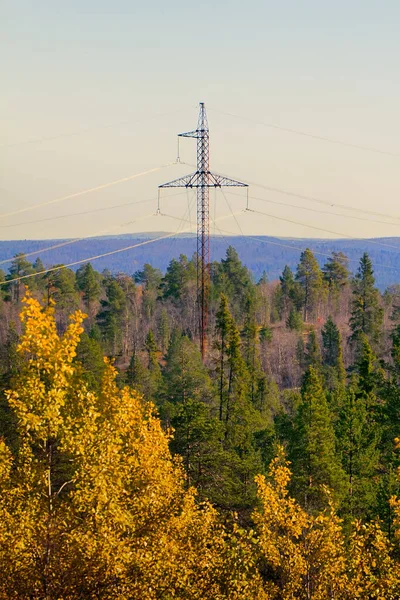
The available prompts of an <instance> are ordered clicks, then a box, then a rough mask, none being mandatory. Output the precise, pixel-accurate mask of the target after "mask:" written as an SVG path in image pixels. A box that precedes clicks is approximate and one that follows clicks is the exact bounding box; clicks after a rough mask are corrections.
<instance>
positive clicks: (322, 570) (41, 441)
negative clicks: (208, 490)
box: [0, 296, 400, 600]
mask: <svg viewBox="0 0 400 600" xmlns="http://www.w3.org/2000/svg"><path fill="white" fill-rule="evenodd" d="M21 318H22V320H23V323H24V325H25V329H24V334H23V336H22V338H21V343H20V345H19V347H18V352H19V354H20V355H21V357H23V358H24V361H25V362H24V366H23V368H22V370H21V373H20V375H19V377H18V379H17V381H16V382H15V384H14V386H13V389H12V390H10V391H9V392H8V393H7V395H8V400H9V404H10V406H11V407H12V409H13V410H14V413H15V415H16V418H17V421H18V436H19V438H18V444H17V450H16V452H15V455H14V456H13V454H12V453H11V451H10V449H9V448H8V447H7V445H6V444H5V443H4V441H2V440H0V600H6V599H7V600H8V599H11V600H13V599H15V600H22V599H26V598H30V599H31V600H39V599H40V600H41V599H43V600H72V599H79V598H81V599H87V598H96V599H100V598H101V599H105V600H108V599H120V600H125V599H126V600H128V599H129V600H132V599H136V598H137V599H138V600H139V599H140V600H161V599H162V600H171V599H181V600H208V599H209V600H224V599H229V600H295V599H299V600H301V599H307V600H325V599H328V598H332V599H335V600H350V599H351V600H353V599H356V598H360V599H368V600H395V599H398V598H400V588H399V579H400V577H399V572H398V564H396V563H395V562H394V560H393V558H392V557H391V546H390V544H389V542H388V540H387V538H386V537H385V535H384V534H383V532H382V531H381V530H380V528H379V526H378V525H377V524H376V523H372V524H369V525H362V524H356V526H355V528H354V531H353V534H352V537H351V540H350V547H349V549H348V550H346V549H345V540H344V535H343V532H342V528H341V521H340V519H339V518H338V516H337V515H336V513H335V509H334V506H333V504H332V502H331V500H330V496H329V492H328V490H325V493H326V495H327V498H328V506H329V508H328V509H327V510H326V511H325V512H323V513H321V514H319V515H314V516H310V515H309V514H307V513H306V512H305V511H304V510H303V509H302V508H301V507H300V506H299V505H298V504H297V502H296V501H295V500H293V499H292V498H291V497H290V496H289V493H288V484H289V481H290V477H291V473H290V469H289V466H288V463H287V462H286V460H285V457H284V455H283V451H282V450H280V451H279V452H278V456H277V457H276V458H275V459H274V460H273V461H272V463H271V466H270V473H269V478H268V479H266V478H265V477H263V476H261V475H260V476H258V477H257V485H258V498H259V508H258V509H257V510H256V511H255V513H254V515H253V518H254V523H255V531H252V530H243V529H241V528H240V527H239V525H238V524H237V523H236V524H233V526H232V527H231V529H227V528H226V527H225V526H223V525H222V523H221V520H220V519H219V517H218V514H217V512H216V510H215V509H214V508H213V507H212V506H210V505H209V504H208V503H207V502H205V503H202V504H198V502H197V501H196V496H195V492H194V490H193V489H189V490H186V485H185V478H184V473H183V469H182V465H181V462H180V461H179V460H178V459H174V458H172V457H171V454H170V451H169V446H168V443H169V437H168V435H167V434H166V433H165V432H164V431H163V429H162V427H161V423H160V421H159V419H158V417H157V415H156V413H155V410H154V407H153V406H152V405H151V404H150V403H146V402H144V401H143V399H142V397H141V396H140V395H139V394H137V393H136V392H133V391H132V390H131V389H128V388H125V389H123V390H120V389H119V388H118V387H117V385H116V383H115V375H116V372H115V369H114V367H113V366H112V365H111V364H110V363H108V362H107V363H106V369H105V374H104V378H103V381H102V384H101V391H100V392H99V394H93V393H92V392H90V391H89V390H88V389H87V387H86V385H85V383H84V379H83V378H82V371H81V367H80V366H79V365H78V364H77V363H76V362H75V361H74V358H75V356H76V347H77V344H78V342H79V337H80V335H81V333H82V330H83V329H82V322H83V319H84V315H83V314H82V313H80V312H77V313H75V314H74V315H73V316H72V317H71V319H70V323H69V326H68V328H67V330H66V332H65V333H64V335H62V336H59V335H58V333H57V329H56V325H55V321H54V312H53V309H52V308H49V309H46V310H43V309H42V307H41V306H40V304H39V303H38V302H37V301H36V300H34V299H32V298H31V297H29V296H28V297H27V298H26V299H25V307H24V309H23V311H22V315H21ZM392 505H393V508H394V510H395V511H397V515H398V522H399V523H400V505H399V500H397V499H395V498H393V499H392Z"/></svg>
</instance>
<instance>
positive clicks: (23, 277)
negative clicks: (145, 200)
mask: <svg viewBox="0 0 400 600" xmlns="http://www.w3.org/2000/svg"><path fill="white" fill-rule="evenodd" d="M162 216H165V217H170V218H172V219H178V220H180V219H179V217H174V216H172V215H162ZM230 216H231V215H225V216H223V217H220V218H219V219H217V221H221V220H223V219H226V218H228V217H230ZM184 231H185V230H182V231H180V233H183V232H184ZM186 231H189V228H187V229H186ZM174 235H177V232H176V231H173V232H172V233H166V234H165V235H160V236H159V237H157V238H152V239H150V240H144V241H143V242H139V243H137V244H132V245H130V246H124V248H118V249H116V250H110V251H109V252H103V253H102V254H97V255H95V256H90V257H88V258H83V259H81V260H76V261H74V262H71V263H68V264H66V265H59V266H57V267H50V268H49V269H43V270H42V271H37V272H36V273H29V275H21V276H20V277H15V278H13V279H8V280H7V281H0V286H2V285H8V284H10V283H16V282H17V281H22V280H25V279H31V278H32V277H38V276H39V275H45V274H46V273H51V272H53V271H59V270H61V269H68V268H70V267H75V266H77V265H81V264H83V263H86V262H91V261H94V260H98V259H99V258H104V257H106V256H112V255H113V254H118V253H120V252H126V251H127V250H133V249H134V248H139V247H140V246H145V245H147V244H152V243H154V242H158V241H160V240H164V239H168V238H170V237H173V236H174Z"/></svg>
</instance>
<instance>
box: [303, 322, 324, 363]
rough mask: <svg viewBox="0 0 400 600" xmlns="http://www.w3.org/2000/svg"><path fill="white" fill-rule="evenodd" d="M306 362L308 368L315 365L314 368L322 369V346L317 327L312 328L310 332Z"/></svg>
mask: <svg viewBox="0 0 400 600" xmlns="http://www.w3.org/2000/svg"><path fill="white" fill-rule="evenodd" d="M304 363H305V366H306V368H308V367H314V369H315V370H317V371H320V370H321V363H322V356H321V348H320V345H319V341H318V338H317V334H316V331H315V329H310V331H309V333H308V337H307V343H306V346H305V350H304Z"/></svg>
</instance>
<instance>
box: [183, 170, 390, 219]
mask: <svg viewBox="0 0 400 600" xmlns="http://www.w3.org/2000/svg"><path fill="white" fill-rule="evenodd" d="M181 164H184V165H188V166H189V167H193V166H194V165H192V164H191V163H187V162H184V161H181ZM218 175H220V176H221V177H225V175H224V174H223V173H220V172H218ZM242 179H243V181H245V182H246V183H247V184H248V185H254V186H255V187H259V188H262V189H264V190H267V191H268V192H276V193H277V194H284V195H286V196H291V197H293V198H300V199H301V200H308V201H310V202H316V203H317V204H323V205H324V206H329V207H335V208H341V209H343V210H347V211H354V212H357V213H361V214H368V215H372V216H377V217H384V218H388V219H396V220H398V221H399V220H400V216H399V215H391V214H388V213H381V212H376V211H372V210H368V209H366V208H358V207H356V206H350V205H346V204H338V203H337V202H331V201H329V200H323V199H322V198H316V197H315V196H308V195H305V194H298V193H297V192H292V191H290V190H285V189H282V188H277V187H271V186H268V185H264V184H263V183H258V182H256V181H250V180H249V179H246V178H245V177H242ZM343 216H345V215H343Z"/></svg>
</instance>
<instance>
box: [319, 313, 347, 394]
mask: <svg viewBox="0 0 400 600" xmlns="http://www.w3.org/2000/svg"><path fill="white" fill-rule="evenodd" d="M322 346H323V347H322V362H323V371H324V376H325V381H326V382H327V386H328V389H330V390H334V389H335V388H337V387H340V386H343V385H344V383H345V381H346V370H345V367H344V363H343V351H342V336H341V334H340V331H339V329H338V327H337V325H336V324H335V322H334V321H333V319H332V317H331V316H329V317H328V319H327V321H326V323H325V325H324V326H323V328H322Z"/></svg>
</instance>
